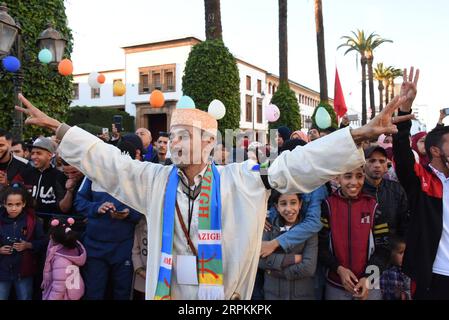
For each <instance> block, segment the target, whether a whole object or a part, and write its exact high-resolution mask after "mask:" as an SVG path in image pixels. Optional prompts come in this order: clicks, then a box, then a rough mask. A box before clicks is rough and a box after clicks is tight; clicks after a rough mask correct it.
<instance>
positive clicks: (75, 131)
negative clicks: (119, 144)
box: [16, 95, 164, 212]
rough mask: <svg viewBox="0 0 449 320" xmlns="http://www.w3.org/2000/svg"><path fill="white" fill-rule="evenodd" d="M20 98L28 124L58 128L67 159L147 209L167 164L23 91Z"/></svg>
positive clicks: (136, 206) (118, 194)
mask: <svg viewBox="0 0 449 320" xmlns="http://www.w3.org/2000/svg"><path fill="white" fill-rule="evenodd" d="M19 99H20V100H21V101H22V103H23V105H24V106H25V107H24V108H21V107H17V106H16V109H17V110H19V111H21V112H23V113H25V114H27V115H28V118H27V119H26V120H25V124H27V125H36V126H39V127H43V128H47V129H50V130H53V131H55V132H56V134H57V136H58V138H59V139H60V140H61V144H60V146H59V150H60V154H61V157H62V158H63V159H64V160H65V161H67V162H68V163H70V164H71V165H72V166H74V167H75V168H77V169H78V170H80V171H81V172H83V173H84V174H85V175H86V176H87V177H89V178H90V179H91V180H92V181H95V182H97V183H98V184H99V185H100V186H101V187H102V188H103V189H104V190H105V191H107V192H108V193H109V194H110V195H112V196H113V197H115V198H117V199H118V200H119V201H121V202H123V203H124V204H126V205H128V206H129V207H132V208H134V209H135V210H136V211H138V212H146V208H147V205H146V204H147V199H148V198H149V194H150V193H151V190H150V189H151V186H152V185H153V181H152V180H153V179H154V177H155V176H157V174H158V173H159V172H160V170H162V169H163V168H164V167H163V166H160V165H156V164H152V163H149V162H140V161H136V160H132V159H131V158H130V157H129V156H126V155H122V154H121V152H120V150H119V149H117V148H116V147H114V146H112V145H108V144H106V143H104V142H103V141H101V140H100V139H98V138H97V137H95V136H93V135H91V134H89V133H88V132H86V131H84V130H82V129H80V128H78V127H69V126H68V125H66V124H61V122H59V121H58V120H56V119H53V118H51V117H49V116H47V115H46V114H45V113H43V112H42V111H40V110H39V109H38V108H36V107H34V106H33V105H32V104H31V103H30V102H29V101H28V100H27V99H25V97H23V96H22V95H19ZM136 185H137V186H140V189H141V190H140V191H139V192H136V190H135V186H136Z"/></svg>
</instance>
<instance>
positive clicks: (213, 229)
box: [154, 164, 224, 300]
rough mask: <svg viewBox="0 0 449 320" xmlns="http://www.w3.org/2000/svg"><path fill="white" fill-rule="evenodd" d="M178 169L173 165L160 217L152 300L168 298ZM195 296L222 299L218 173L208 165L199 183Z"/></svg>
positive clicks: (202, 298)
mask: <svg viewBox="0 0 449 320" xmlns="http://www.w3.org/2000/svg"><path fill="white" fill-rule="evenodd" d="M178 183H179V176H178V168H176V167H173V170H172V171H171V173H170V175H169V177H168V184H167V187H166V190H165V199H164V207H163V210H164V211H163V218H162V248H161V251H162V252H161V264H160V267H159V275H158V282H157V287H156V294H155V297H154V298H155V300H170V298H171V296H170V284H171V272H172V261H173V260H172V259H173V236H174V226H175V204H176V190H177V187H178ZM197 268H198V283H199V288H198V299H200V300H214V299H215V300H217V299H224V287H223V264H222V250H221V195H220V175H219V173H218V171H217V169H216V167H215V165H214V164H212V165H208V167H207V169H206V172H205V174H204V176H203V179H202V182H201V191H200V200H199V210H198V257H197Z"/></svg>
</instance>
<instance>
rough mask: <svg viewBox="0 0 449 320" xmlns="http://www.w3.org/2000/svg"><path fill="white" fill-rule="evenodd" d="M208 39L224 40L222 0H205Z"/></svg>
mask: <svg viewBox="0 0 449 320" xmlns="http://www.w3.org/2000/svg"><path fill="white" fill-rule="evenodd" d="M204 15H205V22H206V40H218V39H219V40H222V39H223V31H222V28H221V12H220V0H204Z"/></svg>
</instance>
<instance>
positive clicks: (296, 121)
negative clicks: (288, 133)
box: [270, 82, 301, 131]
mask: <svg viewBox="0 0 449 320" xmlns="http://www.w3.org/2000/svg"><path fill="white" fill-rule="evenodd" d="M271 103H272V104H274V105H276V106H277V107H278V108H279V111H280V112H281V115H280V117H279V119H278V121H276V122H273V123H270V129H276V128H279V127H280V126H287V127H289V128H290V129H291V130H292V131H295V130H299V129H301V115H300V113H299V104H298V100H297V99H296V95H295V92H294V91H293V90H291V89H290V87H289V85H288V83H286V82H281V83H280V84H279V88H278V90H277V91H276V92H275V93H274V95H273V97H272V98H271Z"/></svg>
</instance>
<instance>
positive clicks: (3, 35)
mask: <svg viewBox="0 0 449 320" xmlns="http://www.w3.org/2000/svg"><path fill="white" fill-rule="evenodd" d="M19 31H20V28H19V27H18V26H17V25H16V22H15V21H14V19H13V18H12V17H11V16H10V15H9V14H8V7H7V6H6V4H5V3H1V4H0V58H2V57H4V56H6V55H8V53H9V51H10V50H11V47H12V45H13V44H14V41H15V40H16V36H17V34H18V33H19Z"/></svg>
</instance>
